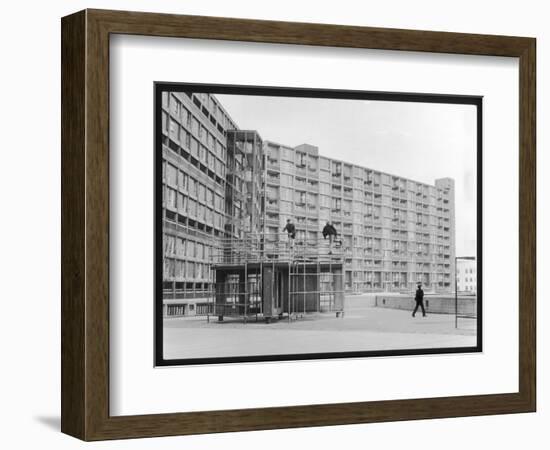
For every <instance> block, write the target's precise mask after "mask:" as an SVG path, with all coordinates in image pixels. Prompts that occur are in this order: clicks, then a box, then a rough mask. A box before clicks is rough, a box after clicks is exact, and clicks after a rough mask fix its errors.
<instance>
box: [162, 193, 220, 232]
mask: <svg viewBox="0 0 550 450" xmlns="http://www.w3.org/2000/svg"><path fill="white" fill-rule="evenodd" d="M162 201H163V203H164V204H165V205H166V208H169V209H171V210H173V211H174V212H176V211H177V213H178V214H179V215H181V216H182V217H184V218H188V219H192V220H198V221H200V222H202V223H206V224H209V225H210V226H213V227H215V228H218V229H223V227H224V226H225V222H226V220H225V213H221V212H218V211H215V210H213V209H212V208H209V207H208V206H206V205H203V204H201V203H199V202H198V201H196V200H194V199H192V198H191V197H189V196H188V195H186V194H182V193H181V192H177V191H176V190H175V189H172V188H169V187H166V188H165V189H164V190H163V198H162Z"/></svg>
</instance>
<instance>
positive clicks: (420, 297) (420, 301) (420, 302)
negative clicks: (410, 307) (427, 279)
mask: <svg viewBox="0 0 550 450" xmlns="http://www.w3.org/2000/svg"><path fill="white" fill-rule="evenodd" d="M414 300H415V301H416V306H415V307H414V311H413V314H412V316H413V317H414V315H415V314H416V311H418V307H419V306H420V308H421V309H422V317H426V310H425V309H424V291H423V290H422V283H418V285H417V287H416V294H415V296H414Z"/></svg>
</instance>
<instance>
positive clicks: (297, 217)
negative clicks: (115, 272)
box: [153, 82, 482, 366]
mask: <svg viewBox="0 0 550 450" xmlns="http://www.w3.org/2000/svg"><path fill="white" fill-rule="evenodd" d="M481 110H482V98H481V97H479V96H451V95H445V94H444V93H437V94H432V93H427V94H419V93H387V92H366V91H365V92H363V91H339V90H318V89H295V88H273V87H248V86H222V85H197V84H186V83H176V82H174V83H172V82H170V83H160V82H158V83H156V84H155V111H154V114H153V115H154V119H155V236H154V238H155V242H156V247H155V270H156V272H155V281H156V285H155V286H156V287H155V292H156V298H155V302H156V303H155V327H156V328H155V329H156V331H155V339H156V342H155V349H156V356H155V362H156V365H157V366H167V365H186V364H208V363H230V362H253V361H278V360H279V361H281V360H303V359H322V358H346V357H369V356H400V355H416V354H437V353H466V352H479V351H481V350H482V342H481V334H482V333H481V327H482V317H481V312H482V307H481V306H482V305H481V302H482V292H481V257H482V255H481V214H480V211H481V161H482V148H481V142H482V121H481V117H482V111H481Z"/></svg>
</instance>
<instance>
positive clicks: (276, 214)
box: [264, 141, 455, 292]
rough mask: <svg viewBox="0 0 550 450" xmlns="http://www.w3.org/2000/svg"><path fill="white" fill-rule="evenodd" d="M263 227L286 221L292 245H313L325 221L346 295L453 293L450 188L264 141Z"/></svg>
mask: <svg viewBox="0 0 550 450" xmlns="http://www.w3.org/2000/svg"><path fill="white" fill-rule="evenodd" d="M264 145H265V147H264V153H265V157H266V177H265V196H266V211H265V214H266V222H265V223H266V227H267V231H268V232H271V233H274V232H276V230H278V229H281V228H282V226H283V224H284V223H285V222H286V219H287V218H289V217H290V218H292V219H293V220H294V222H295V224H296V227H297V239H298V240H299V239H303V238H305V239H314V238H316V237H319V235H320V232H321V230H322V228H323V226H324V225H325V223H326V222H327V221H329V220H330V221H331V222H332V224H333V225H334V226H335V227H336V229H337V231H338V233H339V235H340V237H341V240H342V245H343V246H344V248H345V266H344V267H345V288H346V290H347V291H348V292H363V291H380V290H384V291H399V290H405V291H410V290H411V289H413V288H414V287H415V284H416V282H418V281H420V282H422V283H423V285H424V287H425V289H428V290H434V291H441V292H444V291H450V290H452V289H454V258H455V237H454V235H455V212H454V181H453V180H452V179H450V178H442V179H439V180H436V181H435V184H434V185H428V184H425V183H419V182H417V181H414V180H409V179H405V178H402V177H399V176H396V175H391V174H387V173H383V172H380V171H377V170H374V169H371V168H366V167H361V166H357V165H353V164H349V163H346V162H344V161H340V160H336V159H332V158H327V157H324V156H322V155H320V154H319V151H318V148H317V147H314V146H312V145H308V144H303V145H299V146H297V147H294V148H292V147H289V146H285V145H282V144H279V143H275V142H271V141H266V142H265V144H264Z"/></svg>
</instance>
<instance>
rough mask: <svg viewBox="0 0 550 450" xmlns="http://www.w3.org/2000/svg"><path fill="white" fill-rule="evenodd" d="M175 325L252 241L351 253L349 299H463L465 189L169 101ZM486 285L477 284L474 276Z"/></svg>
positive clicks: (166, 155)
mask: <svg viewBox="0 0 550 450" xmlns="http://www.w3.org/2000/svg"><path fill="white" fill-rule="evenodd" d="M161 126H162V130H161V131H162V150H161V151H162V164H163V171H162V173H163V180H162V183H163V203H162V209H163V246H164V276H163V291H164V295H163V297H164V305H165V308H164V311H165V315H184V314H185V315H187V314H195V313H197V312H198V313H200V311H197V309H200V308H203V307H206V306H205V305H203V304H201V303H200V302H199V303H197V302H194V301H192V299H201V298H204V297H205V296H206V294H207V293H208V292H209V290H211V288H212V282H213V281H212V273H211V269H210V262H211V255H212V251H213V249H214V248H215V247H216V246H219V244H220V242H221V241H222V240H223V239H238V238H240V237H242V236H243V233H246V232H250V233H263V232H265V233H272V234H275V233H281V230H282V228H283V225H284V223H285V222H286V219H288V218H292V219H293V220H294V223H295V225H296V229H297V236H296V239H297V240H299V239H303V238H306V239H307V238H312V237H319V236H320V233H321V230H322V229H323V226H324V225H325V222H326V221H327V220H331V221H332V223H333V225H334V226H335V227H336V229H337V231H338V234H339V238H341V240H342V245H343V247H344V275H345V276H344V284H345V290H346V291H348V292H364V291H398V290H408V291H410V290H412V289H414V286H415V284H416V282H417V281H421V282H422V283H423V284H424V288H425V289H426V290H433V291H438V292H450V291H451V290H453V289H454V284H455V280H454V273H455V267H454V261H455V207H454V203H455V200H454V197H455V192H454V181H453V180H452V179H451V178H441V179H438V180H436V181H435V184H434V185H430V184H425V183H420V182H418V181H414V180H410V179H406V178H403V177H399V176H397V175H391V174H387V173H383V172H380V171H377V170H375V169H372V168H366V167H361V166H357V165H354V164H349V163H346V162H344V161H340V160H337V159H332V158H327V157H325V156H322V155H321V154H319V150H318V148H317V147H315V146H312V145H308V144H302V145H299V146H296V147H291V146H287V145H283V144H278V143H275V142H272V141H264V140H262V138H261V137H260V135H259V134H258V133H257V132H256V131H245V130H240V129H239V127H238V125H237V124H236V123H235V122H234V121H233V120H232V118H231V117H230V116H229V114H228V113H227V111H226V110H225V109H224V108H223V106H222V105H221V104H220V102H219V101H218V100H217V99H216V97H215V96H214V95H211V94H198V93H184V92H164V93H163V94H162V124H161ZM474 276H475V274H474Z"/></svg>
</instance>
